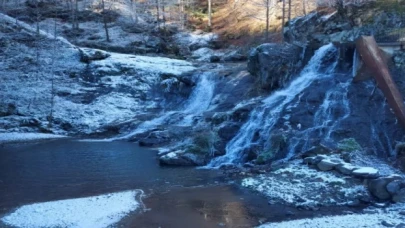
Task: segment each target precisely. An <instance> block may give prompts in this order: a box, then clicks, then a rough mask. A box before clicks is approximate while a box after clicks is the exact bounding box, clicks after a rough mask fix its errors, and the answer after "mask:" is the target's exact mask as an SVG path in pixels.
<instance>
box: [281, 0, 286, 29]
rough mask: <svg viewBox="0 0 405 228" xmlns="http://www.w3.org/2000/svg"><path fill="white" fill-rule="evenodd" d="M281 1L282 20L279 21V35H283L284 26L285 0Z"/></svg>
mask: <svg viewBox="0 0 405 228" xmlns="http://www.w3.org/2000/svg"><path fill="white" fill-rule="evenodd" d="M282 1H283V7H282V11H283V13H282V14H283V16H282V17H283V18H282V20H281V33H284V26H285V0H282Z"/></svg>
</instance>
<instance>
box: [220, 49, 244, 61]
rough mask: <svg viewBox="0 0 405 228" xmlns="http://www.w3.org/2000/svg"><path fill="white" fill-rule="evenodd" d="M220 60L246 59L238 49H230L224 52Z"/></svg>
mask: <svg viewBox="0 0 405 228" xmlns="http://www.w3.org/2000/svg"><path fill="white" fill-rule="evenodd" d="M222 60H223V61H224V62H238V61H246V60H247V56H246V55H244V54H242V53H241V52H240V51H239V50H235V51H231V52H229V53H226V54H225V55H224V56H223V58H222Z"/></svg>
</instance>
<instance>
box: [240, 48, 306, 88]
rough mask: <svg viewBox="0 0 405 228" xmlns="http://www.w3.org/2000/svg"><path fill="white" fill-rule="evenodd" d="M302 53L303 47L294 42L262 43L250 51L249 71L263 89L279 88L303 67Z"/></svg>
mask: <svg viewBox="0 0 405 228" xmlns="http://www.w3.org/2000/svg"><path fill="white" fill-rule="evenodd" d="M302 53H303V48H301V47H299V46H297V45H293V44H285V43H283V44H277V43H266V44H262V45H260V46H258V47H257V48H255V49H253V51H252V52H251V53H250V55H249V58H248V71H249V72H250V73H251V74H252V75H253V76H255V77H256V78H257V81H258V83H259V85H260V87H261V88H262V89H267V90H274V89H278V88H281V87H283V86H284V85H285V84H286V83H288V82H289V81H290V79H291V77H292V76H293V75H294V74H295V73H297V72H298V71H299V70H300V69H301V67H302V61H301V57H302Z"/></svg>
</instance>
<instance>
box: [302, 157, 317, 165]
mask: <svg viewBox="0 0 405 228" xmlns="http://www.w3.org/2000/svg"><path fill="white" fill-rule="evenodd" d="M303 162H304V164H307V165H313V164H314V163H315V158H314V157H306V158H304V160H303Z"/></svg>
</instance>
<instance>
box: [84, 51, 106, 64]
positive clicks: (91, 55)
mask: <svg viewBox="0 0 405 228" xmlns="http://www.w3.org/2000/svg"><path fill="white" fill-rule="evenodd" d="M79 53H80V61H81V62H84V63H90V62H91V61H96V60H103V59H106V58H108V57H110V56H111V55H110V54H109V53H108V52H105V51H102V50H96V49H90V48H82V49H79Z"/></svg>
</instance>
